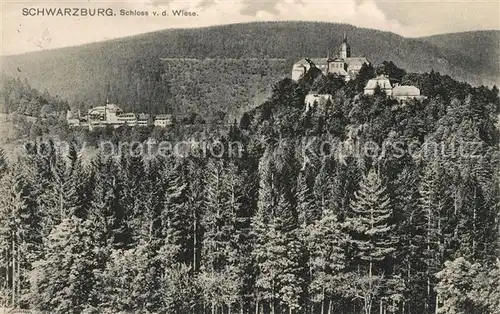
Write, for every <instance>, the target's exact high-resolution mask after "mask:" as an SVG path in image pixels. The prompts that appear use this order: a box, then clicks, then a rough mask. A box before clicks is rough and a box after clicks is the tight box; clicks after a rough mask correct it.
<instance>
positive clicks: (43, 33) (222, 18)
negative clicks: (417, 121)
mask: <svg viewBox="0 0 500 314" xmlns="http://www.w3.org/2000/svg"><path fill="white" fill-rule="evenodd" d="M0 1H1V7H0V20H1V23H2V24H1V25H0V26H1V34H0V44H1V51H0V53H1V54H2V55H11V54H19V53H25V52H30V51H40V50H46V49H54V48H60V47H65V46H75V45H80V44H85V43H90V42H95V41H102V40H106V39H113V38H119V37H125V36H131V35H136V34H141V33H146V32H151V31H157V30H162V29H168V28H192V27H203V26H210V25H219V24H231V23H242V22H252V21H324V22H337V23H349V24H353V25H355V26H358V27H365V28H374V29H379V30H383V31H391V32H394V33H396V34H399V35H402V36H405V37H420V36H427V35H434V34H441V33H451V32H462V31H471V30H490V29H495V30H499V29H500V1H498V0H478V1H475V0H469V1H463V0H427V1H424V0H183V1H180V0H146V1H131V0H126V1H118V0H115V1H103V0H86V1H82V0H72V1H65V0H63V1H55V0H52V1H47V0H45V1H43V0H31V1H22V0H0ZM50 8H62V9H64V8H85V9H98V8H101V9H106V8H110V9H112V10H113V14H116V15H115V16H92V17H91V16H86V17H84V16H42V15H40V14H39V15H35V16H31V15H27V16H25V15H23V10H26V9H50ZM182 9H183V10H186V11H189V12H195V13H196V15H195V16H172V10H182ZM120 10H125V11H126V12H129V11H132V13H134V12H138V11H140V12H145V11H146V12H148V16H137V15H128V16H121V12H120ZM153 12H157V13H158V16H154V15H153ZM163 12H166V13H167V14H169V15H168V16H162V13H163Z"/></svg>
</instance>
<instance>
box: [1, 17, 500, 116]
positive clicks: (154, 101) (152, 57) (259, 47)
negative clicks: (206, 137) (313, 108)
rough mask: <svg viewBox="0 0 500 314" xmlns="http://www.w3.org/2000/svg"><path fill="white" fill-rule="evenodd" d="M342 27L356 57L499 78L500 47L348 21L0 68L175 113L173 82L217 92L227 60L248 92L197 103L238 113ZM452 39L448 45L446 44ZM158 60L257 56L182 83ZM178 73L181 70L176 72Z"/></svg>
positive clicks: (245, 29)
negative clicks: (266, 85)
mask: <svg viewBox="0 0 500 314" xmlns="http://www.w3.org/2000/svg"><path fill="white" fill-rule="evenodd" d="M344 32H346V33H347V34H348V37H349V42H350V45H351V48H352V54H353V56H356V55H364V56H366V57H367V58H368V59H369V60H370V61H372V62H373V63H375V64H378V63H380V62H382V61H384V60H392V61H393V62H394V63H396V64H397V65H399V66H402V67H404V68H406V69H407V70H408V71H410V72H426V71H427V72H428V71H430V70H431V69H434V70H435V71H438V72H440V73H444V74H449V75H452V76H453V77H456V78H457V79H460V80H464V81H467V82H469V83H473V84H488V85H492V84H493V83H496V84H498V79H499V77H500V69H499V68H498V60H499V57H500V56H499V54H498V49H493V50H490V49H486V48H485V49H482V48H478V50H481V51H482V52H481V53H470V50H469V49H457V45H456V44H454V43H453V42H452V41H447V40H437V41H434V40H430V39H424V40H422V39H418V38H404V37H401V36H398V35H395V34H392V33H387V32H382V31H376V30H372V29H363V28H357V27H354V26H351V25H346V24H335V23H313V22H265V23H249V24H235V25H226V26H214V27H207V28H199V29H178V30H165V31H159V32H154V33H148V34H143V35H138V36H133V37H127V38H122V39H117V40H110V41H105V42H99V43H93V44H88V45H83V46H78V47H71V48H63V49H56V50H51V51H41V52H35V53H28V54H23V55H17V56H7V57H4V58H2V67H3V70H4V71H6V72H7V74H9V75H12V76H14V77H21V78H27V79H28V80H29V82H30V83H31V84H33V86H34V87H36V88H38V89H40V90H45V89H47V90H48V91H49V92H50V93H51V94H52V95H59V96H60V97H61V98H63V99H66V100H68V101H69V102H70V104H71V106H72V107H77V106H81V105H83V106H87V107H88V106H91V105H95V103H96V102H98V103H102V102H104V101H105V99H106V95H108V94H109V93H108V86H111V97H115V98H117V99H119V100H120V104H121V105H122V106H124V107H127V108H135V109H136V110H137V111H148V110H158V111H162V112H170V111H173V110H174V108H182V107H183V106H180V105H179V104H178V103H177V102H178V101H179V99H181V100H180V102H181V103H183V104H185V103H186V102H190V101H191V100H190V97H191V95H190V94H189V93H188V91H189V90H188V89H182V88H180V89H169V86H170V85H172V84H178V85H179V86H189V85H192V84H193V83H194V82H199V81H203V80H206V84H205V85H206V86H207V88H208V86H210V89H213V90H218V89H219V88H220V86H217V84H219V81H218V78H219V75H220V73H221V71H220V69H221V68H225V67H226V65H227V71H231V72H230V73H223V81H226V80H229V81H234V82H238V83H237V84H239V85H241V87H239V88H243V89H245V90H247V91H248V92H245V93H240V92H239V90H237V88H236V87H235V86H236V85H237V84H231V85H230V86H231V90H230V91H228V93H230V94H234V97H233V98H232V102H234V103H230V104H225V105H221V103H220V102H218V99H219V98H218V97H219V96H218V95H217V93H211V94H209V95H208V96H207V95H203V96H202V97H204V98H207V99H206V101H207V102H205V103H197V102H195V103H194V104H192V105H193V106H194V107H196V108H197V109H198V110H200V111H201V110H207V111H213V112H216V111H218V110H223V108H221V106H227V107H231V106H234V107H238V108H237V109H236V110H237V111H238V109H240V108H239V106H240V105H241V104H244V106H246V105H252V104H251V100H250V99H249V97H248V95H249V93H255V95H253V96H254V97H257V98H259V96H258V94H259V93H260V92H261V91H260V88H256V90H254V89H253V88H254V87H255V85H259V84H261V83H262V82H264V83H266V82H268V81H269V80H271V81H277V80H279V79H281V78H283V76H289V75H290V72H291V65H292V64H293V61H294V60H296V59H298V58H300V57H303V56H312V57H322V56H326V51H327V49H330V50H331V51H332V53H333V52H334V51H336V49H337V47H338V45H339V43H340V39H341V35H342V34H343V33H344ZM474 34H475V33H471V36H463V37H462V39H463V40H461V42H462V43H463V44H462V45H463V46H468V47H471V46H473V45H475V44H476V41H475V38H477V37H476V36H474ZM478 34H479V35H478V36H480V33H478ZM499 34H500V33H499V32H493V33H491V36H487V37H481V38H483V39H481V43H483V44H484V45H485V47H491V46H495V45H498V39H499ZM443 36H444V37H446V38H447V36H453V35H443ZM444 37H443V38H444ZM469 39H470V40H472V42H469ZM448 42H450V46H449V47H448V46H447V45H445V44H443V43H448ZM459 46H461V45H459ZM160 58H183V59H186V58H195V59H204V58H213V59H221V58H222V59H223V58H231V59H234V58H237V59H249V58H253V61H244V60H243V61H241V62H236V61H227V62H228V63H227V64H226V61H220V62H219V63H216V64H214V63H211V62H208V63H207V64H204V65H203V66H202V67H199V68H198V65H200V62H204V61H193V64H192V65H191V66H192V67H194V68H197V69H196V70H195V71H194V72H193V73H191V74H185V75H182V76H181V77H180V78H176V79H175V80H174V79H172V77H170V76H168V75H167V77H165V78H163V79H162V78H161V73H162V71H163V69H162V67H161V65H160V64H159V59H160ZM266 58H280V59H287V60H288V63H286V64H281V63H280V64H274V63H273V62H272V61H269V65H270V66H269V67H266V63H265V62H264V61H261V59H266ZM255 59H257V60H255ZM254 62H255V64H254ZM225 64H226V65H225ZM179 65H180V66H181V65H182V66H187V61H186V60H184V61H181V62H180V63H179ZM170 70H171V67H170V68H169V70H168V71H170ZM180 71H181V69H176V71H175V72H176V73H178V72H180ZM262 71H264V72H266V73H267V77H266V78H265V79H264V80H262V78H261V77H260V76H258V75H254V74H253V72H255V73H259V72H262ZM248 73H252V75H248ZM211 84H213V86H211ZM138 93H139V94H138ZM250 98H251V97H250ZM249 102H250V104H249ZM82 103H83V104H82ZM205 106H207V107H205Z"/></svg>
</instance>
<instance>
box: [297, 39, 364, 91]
mask: <svg viewBox="0 0 500 314" xmlns="http://www.w3.org/2000/svg"><path fill="white" fill-rule="evenodd" d="M363 64H366V65H369V64H370V62H369V61H368V59H366V58H365V57H351V47H350V46H349V44H348V42H347V35H346V34H344V36H343V37H342V43H341V45H340V47H339V49H338V51H337V54H336V57H330V54H329V53H327V56H326V58H302V59H300V60H298V61H297V62H295V63H294V65H293V68H292V79H293V80H295V81H298V80H299V79H300V78H301V77H302V76H303V75H304V74H305V73H307V71H309V69H310V68H311V67H312V66H315V67H316V68H318V69H319V70H321V72H322V73H323V74H324V75H328V74H331V73H332V74H337V75H339V76H342V77H344V78H345V80H346V81H349V80H351V79H354V78H355V77H356V75H357V74H358V73H359V70H361V67H362V66H363Z"/></svg>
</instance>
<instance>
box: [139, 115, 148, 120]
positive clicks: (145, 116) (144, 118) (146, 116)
mask: <svg viewBox="0 0 500 314" xmlns="http://www.w3.org/2000/svg"><path fill="white" fill-rule="evenodd" d="M138 119H139V120H147V119H149V114H147V113H139V114H138Z"/></svg>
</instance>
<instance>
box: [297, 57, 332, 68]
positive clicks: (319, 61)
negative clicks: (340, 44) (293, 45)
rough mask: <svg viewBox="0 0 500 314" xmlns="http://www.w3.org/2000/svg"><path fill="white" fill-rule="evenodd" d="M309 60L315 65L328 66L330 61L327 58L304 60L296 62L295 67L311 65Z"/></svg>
mask: <svg viewBox="0 0 500 314" xmlns="http://www.w3.org/2000/svg"><path fill="white" fill-rule="evenodd" d="M307 60H310V61H312V63H314V65H316V66H318V65H327V64H328V59H327V58H302V59H300V60H299V61H297V62H295V63H294V65H309V62H308V61H307Z"/></svg>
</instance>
